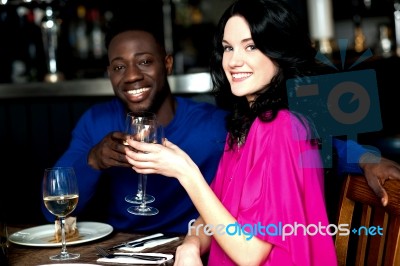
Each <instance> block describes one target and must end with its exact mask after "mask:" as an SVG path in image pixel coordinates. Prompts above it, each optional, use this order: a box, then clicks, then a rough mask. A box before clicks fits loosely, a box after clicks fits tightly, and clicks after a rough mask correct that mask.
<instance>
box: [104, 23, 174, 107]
mask: <svg viewBox="0 0 400 266" xmlns="http://www.w3.org/2000/svg"><path fill="white" fill-rule="evenodd" d="M108 60H109V66H108V68H107V71H108V75H109V77H110V81H111V85H112V87H113V90H114V93H115V95H116V96H117V97H118V98H120V99H121V100H122V101H123V102H124V103H125V104H126V105H127V107H128V109H129V110H131V111H139V110H150V111H153V112H156V111H157V110H156V109H158V107H159V106H160V104H161V102H163V101H164V98H165V97H166V95H167V91H168V87H166V82H167V75H168V74H170V73H171V71H172V57H171V56H168V55H166V54H165V51H164V50H163V49H162V47H160V45H158V43H157V42H156V40H155V39H154V37H153V36H152V35H151V34H149V33H147V32H145V31H125V32H122V33H120V34H118V35H116V36H115V37H114V38H113V39H112V41H111V43H110V45H109V48H108Z"/></svg>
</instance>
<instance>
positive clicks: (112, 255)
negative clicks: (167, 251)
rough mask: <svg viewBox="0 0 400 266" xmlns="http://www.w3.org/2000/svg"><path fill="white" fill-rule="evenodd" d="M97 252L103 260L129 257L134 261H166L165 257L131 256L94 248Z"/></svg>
mask: <svg viewBox="0 0 400 266" xmlns="http://www.w3.org/2000/svg"><path fill="white" fill-rule="evenodd" d="M95 248H96V250H97V252H98V253H99V255H101V256H103V257H105V258H109V259H112V258H115V257H120V256H123V257H131V258H135V259H140V260H149V261H158V260H166V259H167V258H166V257H161V256H151V255H140V254H131V253H125V254H124V253H116V254H114V253H110V252H108V251H107V250H105V249H104V248H102V247H99V246H97V247H95Z"/></svg>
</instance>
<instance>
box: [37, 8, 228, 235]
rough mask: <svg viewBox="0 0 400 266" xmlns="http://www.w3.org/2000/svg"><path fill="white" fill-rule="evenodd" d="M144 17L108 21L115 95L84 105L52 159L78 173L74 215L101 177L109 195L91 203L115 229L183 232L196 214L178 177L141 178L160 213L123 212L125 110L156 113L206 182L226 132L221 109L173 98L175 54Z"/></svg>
mask: <svg viewBox="0 0 400 266" xmlns="http://www.w3.org/2000/svg"><path fill="white" fill-rule="evenodd" d="M143 13H146V12H143ZM147 16H148V14H142V15H141V14H138V15H135V16H133V15H129V16H126V17H123V18H122V19H121V20H118V17H119V15H116V17H117V19H116V20H114V21H113V22H111V24H110V27H109V31H108V34H107V36H106V47H107V49H108V57H109V66H108V68H107V70H108V74H109V77H110V81H111V84H112V87H113V90H114V93H115V95H116V98H115V99H113V100H111V101H110V102H106V103H103V104H98V105H96V106H93V108H91V109H89V110H87V112H86V113H85V114H84V115H83V116H82V117H81V119H80V121H78V123H77V125H76V128H75V129H74V131H73V132H72V141H71V144H70V146H69V148H68V150H67V151H66V152H65V153H64V154H63V155H62V157H61V158H60V159H59V160H58V162H57V163H56V165H69V166H73V167H74V169H75V171H76V174H77V176H78V182H79V194H80V197H79V203H78V206H77V208H76V212H75V214H76V215H77V217H78V220H79V219H80V218H79V217H82V219H83V217H85V213H87V212H88V211H90V209H88V208H87V205H88V204H89V203H90V200H91V198H92V196H93V195H94V194H96V189H97V187H98V184H99V183H100V182H101V183H106V186H107V189H108V193H109V197H107V199H106V200H104V202H102V205H101V206H96V208H95V209H96V211H97V212H100V213H101V216H103V217H104V221H105V222H107V223H109V224H111V225H112V226H113V227H114V228H115V229H116V230H129V231H146V232H149V231H161V232H179V233H183V232H186V230H187V222H188V221H190V220H191V219H194V218H196V217H197V215H198V214H197V212H196V210H195V208H194V207H193V204H192V203H191V201H190V198H189V197H187V196H186V192H185V191H184V190H183V189H182V188H181V186H180V185H179V183H178V182H175V181H172V182H171V180H170V179H168V178H165V177H162V176H157V175H149V176H148V179H147V192H148V193H149V194H151V195H153V196H154V197H155V202H153V203H152V206H154V207H156V208H158V209H159V211H160V212H159V214H157V215H155V216H136V215H132V214H130V213H128V211H127V208H128V207H130V206H132V204H130V203H128V202H126V201H125V199H124V198H125V196H126V195H128V194H129V195H130V194H134V193H136V191H137V182H138V181H137V174H136V173H135V172H134V171H133V170H132V168H131V165H129V164H128V163H127V160H126V159H125V153H124V145H123V141H124V140H125V139H126V134H125V133H123V132H124V130H125V117H126V114H127V112H128V111H138V110H149V111H152V112H154V113H156V115H157V119H158V121H159V122H160V123H161V124H162V125H163V126H164V132H165V136H166V137H167V138H168V139H170V140H172V141H174V142H176V143H180V145H181V146H182V147H183V148H184V149H185V150H186V151H187V152H188V153H190V154H191V156H192V158H195V160H196V163H197V164H198V165H199V167H200V169H201V171H202V172H203V174H204V175H205V177H206V178H207V181H208V182H210V181H211V179H212V178H213V177H214V174H215V171H216V168H217V165H218V162H219V158H220V156H221V153H222V149H223V145H224V141H225V137H226V131H225V129H224V127H225V125H224V123H223V121H224V117H225V114H226V111H223V110H221V109H218V108H217V107H216V106H214V105H212V104H209V103H198V102H194V101H191V100H189V99H185V98H179V97H173V95H172V93H171V90H170V87H169V84H168V81H167V76H168V75H169V74H171V72H172V67H173V58H172V56H171V55H167V54H166V51H165V48H164V47H163V40H164V39H163V35H162V32H160V31H159V29H160V28H161V29H162V27H160V26H159V25H158V24H157V23H155V22H154V21H152V20H151V16H150V17H147ZM102 196H103V197H104V198H106V196H105V195H102ZM89 206H90V205H89ZM44 214H45V215H46V218H47V219H48V220H52V219H54V218H53V217H52V216H51V215H49V214H48V213H47V212H46V211H44ZM86 217H87V215H86Z"/></svg>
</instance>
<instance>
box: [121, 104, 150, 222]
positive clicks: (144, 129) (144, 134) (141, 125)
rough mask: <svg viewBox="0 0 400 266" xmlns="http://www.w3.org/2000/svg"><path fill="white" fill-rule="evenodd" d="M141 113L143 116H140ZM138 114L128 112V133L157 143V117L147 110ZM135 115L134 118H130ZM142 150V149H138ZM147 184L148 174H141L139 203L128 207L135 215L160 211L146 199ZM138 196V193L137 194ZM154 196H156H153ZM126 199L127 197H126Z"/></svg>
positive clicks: (136, 138) (139, 138)
mask: <svg viewBox="0 0 400 266" xmlns="http://www.w3.org/2000/svg"><path fill="white" fill-rule="evenodd" d="M140 115H141V116H140ZM140 115H138V114H132V113H128V120H129V121H130V122H129V123H128V125H129V126H128V128H129V129H127V131H128V134H130V135H131V137H132V138H134V139H135V140H137V141H142V142H147V143H156V142H157V132H158V123H157V120H156V119H155V115H151V113H148V112H145V113H141V114H140ZM129 117H134V118H129ZM138 152H140V151H138ZM146 184H147V175H146V174H139V185H140V186H138V193H137V194H139V197H138V198H139V199H140V202H139V205H138V206H132V207H129V208H128V212H129V213H132V214H135V215H144V216H149V215H155V214H157V213H158V209H157V208H154V207H150V206H147V203H148V202H147V201H146V195H147V193H146ZM136 196H137V195H136ZM153 198H154V197H153ZM125 199H126V198H125Z"/></svg>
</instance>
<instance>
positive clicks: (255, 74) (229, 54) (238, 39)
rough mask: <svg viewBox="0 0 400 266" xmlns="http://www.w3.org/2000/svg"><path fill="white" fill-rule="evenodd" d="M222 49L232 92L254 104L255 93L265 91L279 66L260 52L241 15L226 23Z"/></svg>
mask: <svg viewBox="0 0 400 266" xmlns="http://www.w3.org/2000/svg"><path fill="white" fill-rule="evenodd" d="M272 38H273V37H272ZM222 46H223V47H224V53H223V57H222V67H223V68H224V71H225V75H226V77H227V78H228V80H229V83H230V85H231V90H232V93H233V94H234V95H236V96H246V98H247V101H248V102H250V101H253V100H254V99H255V95H254V94H255V93H256V92H259V91H261V90H263V89H265V86H266V85H267V84H269V83H270V81H271V79H272V78H273V77H274V76H275V74H276V73H277V71H278V68H277V66H275V65H274V63H273V62H272V61H271V60H270V59H269V58H268V57H267V56H266V55H264V54H263V53H262V52H261V51H260V50H258V49H257V47H256V46H255V44H254V42H253V39H252V38H251V33H250V28H249V26H248V24H247V21H246V20H245V19H244V18H243V17H241V16H233V17H231V18H230V19H229V20H228V22H227V23H226V25H225V30H224V36H223V39H222Z"/></svg>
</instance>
